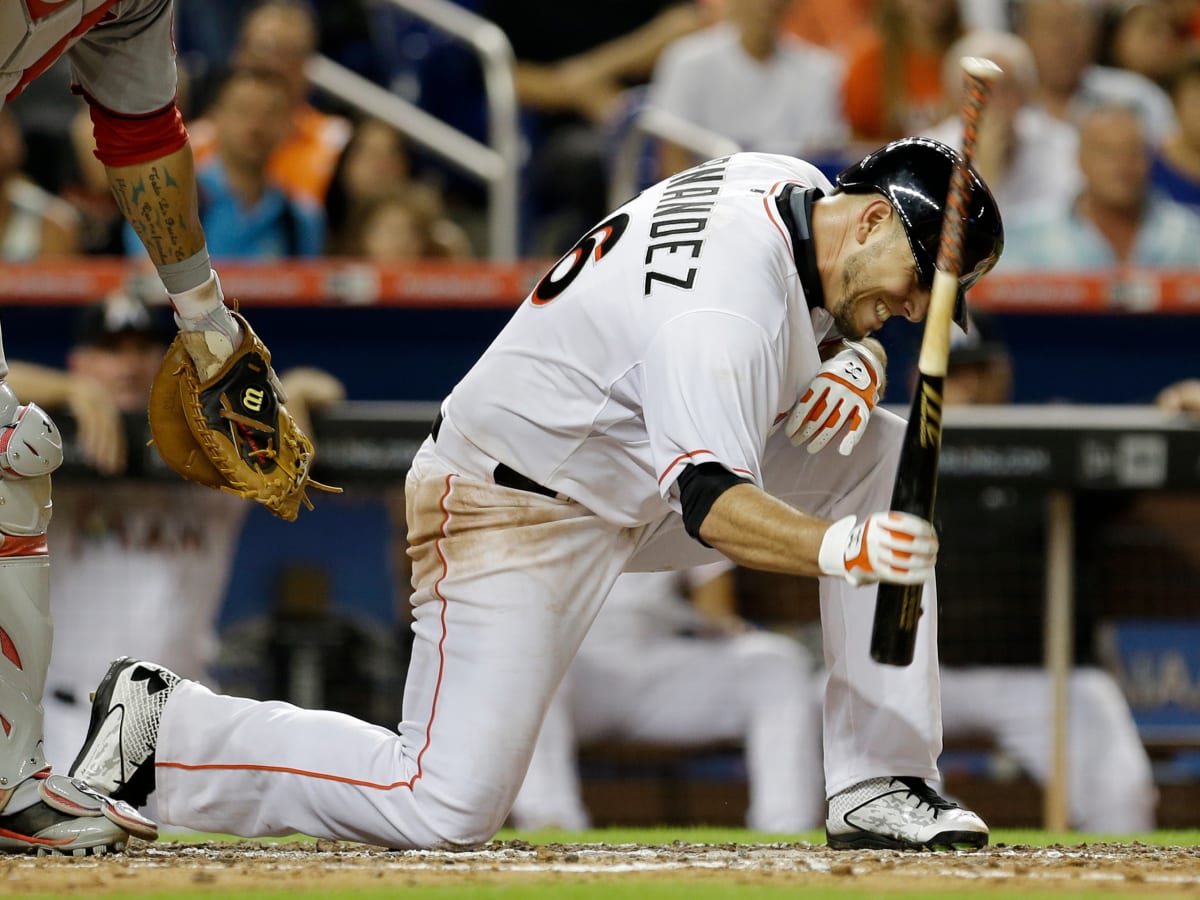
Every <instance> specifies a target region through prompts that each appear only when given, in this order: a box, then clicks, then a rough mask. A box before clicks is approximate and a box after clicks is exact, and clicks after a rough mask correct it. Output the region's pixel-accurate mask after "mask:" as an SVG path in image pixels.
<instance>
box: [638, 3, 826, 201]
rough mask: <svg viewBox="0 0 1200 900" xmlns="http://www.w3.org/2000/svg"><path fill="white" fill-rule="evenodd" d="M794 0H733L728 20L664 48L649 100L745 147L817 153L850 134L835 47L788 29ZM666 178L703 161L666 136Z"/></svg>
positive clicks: (806, 155)
mask: <svg viewBox="0 0 1200 900" xmlns="http://www.w3.org/2000/svg"><path fill="white" fill-rule="evenodd" d="M789 2H790V0H729V2H728V5H727V7H726V21H724V22H722V23H721V24H718V25H714V26H712V27H711V28H707V29H705V30H703V31H700V32H697V33H695V34H690V35H687V36H686V37H682V38H680V39H679V40H677V41H675V42H673V43H672V44H670V45H669V46H667V48H666V49H665V50H664V51H663V53H662V55H661V56H660V57H659V60H658V64H657V66H656V67H655V70H654V77H653V79H652V80H651V82H650V89H649V93H648V95H647V103H648V104H649V105H653V106H656V107H658V108H660V109H664V110H666V111H667V112H670V113H673V114H675V115H677V116H679V117H680V118H682V119H686V120H687V121H689V122H692V123H694V124H696V125H700V126H702V127H703V128H706V129H708V130H709V131H714V132H717V133H718V134H723V135H725V136H726V137H729V138H731V139H732V140H734V141H736V142H737V143H738V144H739V145H740V146H741V147H742V148H743V149H745V150H758V151H762V152H766V153H786V154H789V155H791V156H803V157H804V158H805V159H813V158H814V157H820V156H822V155H831V154H836V153H839V152H840V151H841V150H842V149H843V147H844V145H845V143H846V140H847V137H848V128H847V126H846V122H845V120H844V119H843V118H842V97H841V92H840V91H839V85H840V84H841V81H842V75H843V68H844V67H843V65H842V61H841V60H840V59H839V58H838V56H837V54H835V53H833V52H831V51H829V50H825V49H823V48H821V47H817V46H815V45H813V44H807V43H805V42H803V41H800V40H798V39H796V38H793V37H791V36H789V35H786V34H784V33H783V32H782V30H781V29H782V22H783V16H784V15H785V14H786V13H787V10H788V4H789ZM660 161H661V172H660V173H659V174H660V177H665V176H667V175H671V174H674V173H675V172H679V171H681V170H683V169H686V168H688V167H689V166H692V165H695V164H696V163H697V162H699V161H700V159H699V158H698V157H696V156H695V155H694V154H692V153H690V152H689V151H688V150H686V149H684V148H683V147H679V146H677V145H675V144H670V143H667V142H662V144H661V151H660Z"/></svg>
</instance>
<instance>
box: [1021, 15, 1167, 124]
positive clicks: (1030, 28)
mask: <svg viewBox="0 0 1200 900" xmlns="http://www.w3.org/2000/svg"><path fill="white" fill-rule="evenodd" d="M1016 9H1017V11H1018V12H1017V17H1016V18H1017V32H1018V34H1020V35H1021V37H1022V38H1024V39H1025V42H1026V43H1027V44H1028V45H1029V49H1030V50H1032V51H1033V59H1034V62H1035V63H1036V64H1037V71H1038V93H1037V101H1038V103H1039V104H1040V105H1041V106H1042V107H1043V108H1044V109H1045V110H1046V112H1048V113H1050V115H1052V116H1054V117H1055V118H1056V119H1063V120H1064V121H1068V122H1074V123H1076V124H1078V122H1079V120H1080V117H1081V116H1082V115H1083V113H1084V112H1086V110H1087V109H1088V108H1089V107H1091V106H1095V105H1097V104H1104V105H1108V104H1112V103H1124V104H1127V105H1132V106H1135V107H1137V108H1138V109H1139V110H1140V111H1141V113H1142V116H1143V118H1144V119H1145V122H1146V127H1147V134H1148V135H1149V137H1150V139H1151V140H1152V141H1153V142H1154V143H1155V144H1158V143H1161V142H1162V141H1163V140H1164V139H1165V138H1166V136H1167V135H1168V134H1169V133H1170V132H1171V131H1172V130H1173V128H1174V119H1175V116H1174V113H1173V112H1172V110H1171V101H1170V98H1168V97H1167V95H1166V92H1165V91H1163V89H1162V88H1160V87H1159V86H1158V85H1156V84H1155V83H1154V82H1152V81H1150V79H1148V78H1146V77H1145V76H1143V75H1138V74H1137V73H1136V72H1126V71H1124V70H1122V69H1114V68H1111V67H1109V66H1101V65H1098V64H1097V63H1096V57H1097V47H1096V42H1097V39H1098V34H1097V32H1098V28H1099V19H1098V16H1099V12H1098V10H1097V8H1096V6H1095V4H1093V3H1092V2H1090V0H1020V2H1019V3H1018V4H1017V6H1016Z"/></svg>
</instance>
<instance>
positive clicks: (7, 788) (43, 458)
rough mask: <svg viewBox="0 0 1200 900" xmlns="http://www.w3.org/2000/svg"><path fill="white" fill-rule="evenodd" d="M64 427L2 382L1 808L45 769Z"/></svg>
mask: <svg viewBox="0 0 1200 900" xmlns="http://www.w3.org/2000/svg"><path fill="white" fill-rule="evenodd" d="M61 464H62V440H61V438H60V436H59V433H58V429H57V428H55V427H54V423H53V422H51V421H50V417H49V416H47V415H46V414H45V413H44V412H43V411H42V410H41V409H39V408H38V407H37V406H35V405H34V404H32V403H30V404H26V405H21V404H20V403H18V402H17V398H16V397H15V396H14V395H13V392H12V389H11V388H10V387H9V386H8V385H7V384H5V383H3V382H0V810H3V809H4V807H5V806H7V804H8V801H9V798H10V797H11V796H12V792H13V790H14V789H15V788H16V787H17V786H18V785H19V784H21V783H22V782H23V781H26V780H27V779H29V778H30V777H32V776H33V775H34V774H36V773H37V772H40V771H41V770H42V769H44V768H46V760H45V757H44V755H43V753H42V691H43V689H44V688H45V685H46V670H47V668H48V667H49V665H50V645H51V640H52V636H53V628H52V625H51V622H50V560H49V557H48V556H47V552H46V527H47V526H48V525H49V523H50V473H51V472H53V471H54V470H55V469H57V468H58V467H59V466H60V465H61Z"/></svg>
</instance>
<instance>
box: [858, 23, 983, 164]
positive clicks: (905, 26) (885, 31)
mask: <svg viewBox="0 0 1200 900" xmlns="http://www.w3.org/2000/svg"><path fill="white" fill-rule="evenodd" d="M876 10H877V15H876V28H875V29H874V30H873V31H872V32H871V33H870V34H869V35H867V36H866V37H864V39H863V40H861V41H860V42H859V44H858V46H857V47H856V48H855V50H854V52H853V53H852V54H851V57H850V64H849V68H848V69H847V71H846V80H845V84H844V86H843V91H844V94H845V103H846V118H847V119H848V120H849V122H850V127H851V129H852V130H853V134H854V137H855V138H856V139H858V140H861V141H866V142H869V143H871V144H879V143H882V142H884V141H888V140H892V139H893V138H898V137H904V136H906V135H910V134H917V133H919V132H920V131H921V130H922V129H924V128H928V127H929V125H931V124H932V123H934V122H936V121H938V120H939V119H940V118H941V117H942V116H943V115H944V114H945V112H946V102H945V100H944V99H943V94H942V60H943V58H944V57H945V55H946V51H947V50H948V49H949V47H950V45H951V44H952V43H954V41H956V40H957V39H958V38H959V37H960V36H961V35H962V33H963V25H962V17H961V14H960V13H959V7H958V0H879V2H878V5H877V7H876Z"/></svg>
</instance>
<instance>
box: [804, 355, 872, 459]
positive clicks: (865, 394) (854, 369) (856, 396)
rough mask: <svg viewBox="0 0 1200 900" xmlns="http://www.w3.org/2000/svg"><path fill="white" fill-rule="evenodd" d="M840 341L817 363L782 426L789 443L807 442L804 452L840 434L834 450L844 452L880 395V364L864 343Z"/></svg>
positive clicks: (856, 437)
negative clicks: (816, 369)
mask: <svg viewBox="0 0 1200 900" xmlns="http://www.w3.org/2000/svg"><path fill="white" fill-rule="evenodd" d="M843 343H844V344H845V347H846V349H845V350H843V351H841V352H840V353H838V354H837V356H835V357H833V359H830V360H829V361H828V362H826V363H825V365H823V366H821V370H820V371H819V372H817V374H816V377H815V378H813V380H812V383H811V384H810V385H809V387H808V390H807V391H805V392H804V394H802V395H801V397H800V399H799V400H798V401H796V405H795V406H793V407H792V413H791V415H790V416H788V420H787V423H786V424H785V425H784V426H783V429H784V431H785V432H787V436H788V437H789V438H791V441H792V444H793V445H795V446H797V447H799V446H800V445H801V444H805V443H807V444H808V448H807V449H808V452H809V453H817V452H818V451H819V450H821V449H822V448H823V447H824V446H825V445H826V444H828V443H829V441H830V440H832V439H833V438H834V437H835V436H837V435H839V434H841V435H843V437H842V440H841V442H840V443H839V444H838V453H840V454H841V455H842V456H849V455H850V453H851V451H853V450H854V446H855V444H857V443H858V440H859V438H861V437H862V436H863V432H864V431H866V429H867V422H868V421H869V420H870V418H871V410H873V409H874V408H875V405H876V404H877V403H878V402H879V397H880V394H881V393H882V391H881V384H880V381H881V377H882V373H883V371H884V367H883V362H882V361H881V360H880V359H879V358H878V357H877V356H876V355H875V354H874V353H873V352H872V350H871V348H870V347H869V346H868V345H866V344H863V343H858V342H854V341H845V342H843Z"/></svg>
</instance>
